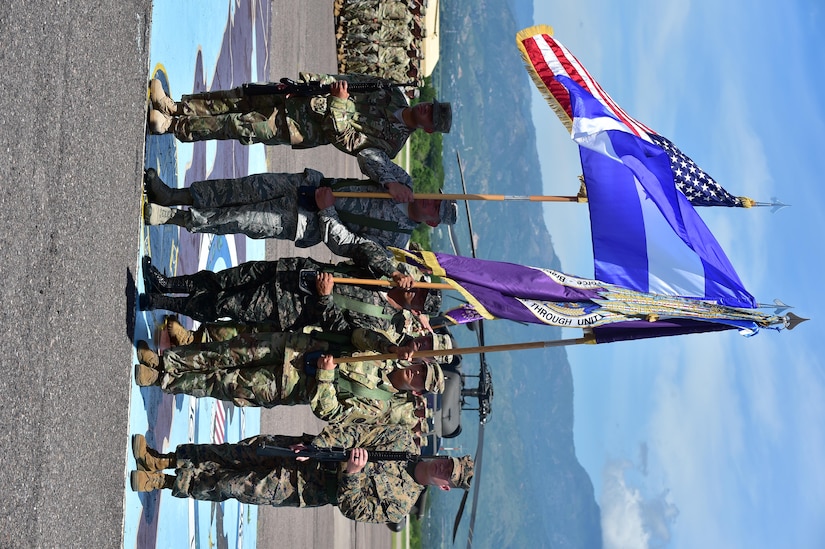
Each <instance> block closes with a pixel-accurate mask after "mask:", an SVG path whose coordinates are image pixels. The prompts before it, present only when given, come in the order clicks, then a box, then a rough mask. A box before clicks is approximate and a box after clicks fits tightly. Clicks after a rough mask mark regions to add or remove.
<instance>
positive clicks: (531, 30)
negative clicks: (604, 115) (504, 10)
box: [516, 25, 573, 132]
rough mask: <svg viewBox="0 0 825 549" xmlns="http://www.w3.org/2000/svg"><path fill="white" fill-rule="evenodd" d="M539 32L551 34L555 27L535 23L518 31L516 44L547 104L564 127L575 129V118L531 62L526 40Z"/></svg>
mask: <svg viewBox="0 0 825 549" xmlns="http://www.w3.org/2000/svg"><path fill="white" fill-rule="evenodd" d="M537 34H547V35H549V36H552V35H553V27H550V26H548V25H535V26H533V27H528V28H526V29H522V30H520V31H518V32H517V33H516V45H517V46H518V49H519V51H520V52H521V57H522V60H523V61H524V68H525V69H527V74H529V75H530V78H531V79H532V80H533V83H534V84H535V85H536V87H537V88H538V89H539V92H540V93H541V95H542V97H544V100H545V101H547V104H548V105H550V108H551V109H553V112H555V113H556V116H558V117H559V120H561V123H562V124H564V127H565V128H567V131H568V132H572V131H573V120H572V119H571V118H570V117H569V116H567V112H566V111H565V110H564V108H562V106H561V104H560V103H559V102H558V101H556V98H555V97H553V94H552V93H550V90H549V89H548V88H547V86H546V85H545V84H544V81H543V80H542V79H541V76H539V74H538V73H537V72H536V68H535V67H534V66H533V63H531V62H530V56H529V55H528V54H527V49H526V48H525V47H524V41H525V40H527V39H529V38H532V37H534V36H535V35H537Z"/></svg>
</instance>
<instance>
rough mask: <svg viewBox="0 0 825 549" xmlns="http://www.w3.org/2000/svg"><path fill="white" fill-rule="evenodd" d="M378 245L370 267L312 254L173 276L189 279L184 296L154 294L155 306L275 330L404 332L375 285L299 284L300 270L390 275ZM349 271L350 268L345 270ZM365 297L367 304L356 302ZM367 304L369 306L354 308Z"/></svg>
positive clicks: (176, 280)
mask: <svg viewBox="0 0 825 549" xmlns="http://www.w3.org/2000/svg"><path fill="white" fill-rule="evenodd" d="M372 246H373V247H374V248H373V249H374V250H375V251H374V252H373V253H372V254H371V255H369V256H368V258H367V259H366V260H363V261H361V262H360V264H362V265H369V269H365V268H361V269H358V268H357V267H354V266H353V265H351V264H347V263H342V264H338V265H329V264H324V263H319V262H317V261H315V260H313V259H310V258H303V257H290V258H284V259H279V260H277V261H247V262H245V263H241V264H240V265H238V266H237V267H232V268H229V269H225V270H223V271H220V272H217V273H216V272H212V271H200V272H198V273H196V274H194V275H182V276H176V277H169V278H168V280H169V281H170V282H171V283H172V284H184V283H186V284H189V285H190V287H191V288H192V290H191V292H190V294H189V295H188V296H186V297H168V296H153V298H152V299H153V302H154V306H155V308H159V309H166V310H169V311H175V312H178V313H181V314H184V315H186V316H189V317H191V318H193V319H195V320H199V321H202V322H210V321H216V320H218V319H220V318H224V317H228V318H231V319H233V320H236V321H239V322H267V323H269V324H270V326H271V328H272V329H273V330H274V331H277V332H286V331H293V330H297V329H300V328H302V327H304V326H320V327H321V329H322V330H323V331H328V332H348V331H351V330H353V329H355V328H359V327H360V328H368V329H373V330H383V331H386V332H388V333H390V334H395V336H396V337H397V334H400V333H401V332H402V331H403V329H404V327H406V325H407V323H408V319H407V316H405V314H404V312H403V311H402V310H400V309H396V308H395V307H394V306H392V305H391V304H390V303H389V302H388V301H387V299H386V297H385V295H386V294H385V293H384V292H383V291H380V290H379V289H376V287H371V288H366V287H361V286H356V285H352V284H335V286H334V287H333V292H332V295H328V296H318V295H315V293H314V284H313V288H311V291H312V292H313V293H312V294H308V293H306V292H304V291H303V290H302V289H301V287H300V280H299V273H300V272H301V271H302V270H305V269H309V270H312V271H327V272H333V273H335V274H336V276H342V277H352V274H353V273H352V269H355V274H360V275H361V277H375V276H381V275H384V276H390V275H391V274H392V272H393V270H394V269H393V267H392V263H391V262H390V261H389V259H388V258H387V256H386V255H385V254H384V252H383V250H381V249H380V248H378V247H377V246H376V245H375V244H372ZM344 271H350V272H344ZM356 278H357V277H356ZM359 303H363V304H364V305H358V304H359ZM356 309H365V310H356Z"/></svg>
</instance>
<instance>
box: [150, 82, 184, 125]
mask: <svg viewBox="0 0 825 549" xmlns="http://www.w3.org/2000/svg"><path fill="white" fill-rule="evenodd" d="M149 100H150V101H151V102H152V108H153V109H155V110H157V111H160V112H161V113H163V114H165V115H166V116H175V115H179V114H181V112H180V109H178V104H177V103H175V102H174V101H172V99H171V98H170V97H169V96H168V95H166V91H165V90H164V89H163V84H161V83H160V80H158V79H157V78H153V79H152V80H150V81H149Z"/></svg>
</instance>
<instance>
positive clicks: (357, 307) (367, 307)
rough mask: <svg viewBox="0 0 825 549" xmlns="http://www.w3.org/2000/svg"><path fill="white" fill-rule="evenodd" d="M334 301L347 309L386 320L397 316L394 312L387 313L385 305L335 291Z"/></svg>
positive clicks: (333, 294)
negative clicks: (365, 301) (366, 301)
mask: <svg viewBox="0 0 825 549" xmlns="http://www.w3.org/2000/svg"><path fill="white" fill-rule="evenodd" d="M332 302H333V303H335V304H336V305H337V306H338V307H340V308H342V309H346V310H347V311H354V312H356V313H361V314H362V315H367V316H372V317H375V318H380V319H382V320H386V321H390V320H392V317H393V316H395V315H394V314H389V313H385V312H384V307H381V306H378V305H374V304H372V303H364V302H363V301H359V300H357V299H353V298H351V297H349V296H345V295H341V294H337V293H335V292H333V293H332Z"/></svg>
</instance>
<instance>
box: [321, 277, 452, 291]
mask: <svg viewBox="0 0 825 549" xmlns="http://www.w3.org/2000/svg"><path fill="white" fill-rule="evenodd" d="M332 282H333V283H335V284H357V285H359V286H386V287H395V286H398V284H396V283H395V281H393V280H375V279H374V278H338V277H333V278H332ZM412 287H413V288H428V289H431V290H452V289H453V287H452V286H450V285H449V284H445V283H444V282H414V283H413V286H412Z"/></svg>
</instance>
